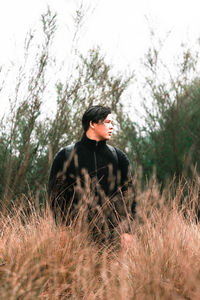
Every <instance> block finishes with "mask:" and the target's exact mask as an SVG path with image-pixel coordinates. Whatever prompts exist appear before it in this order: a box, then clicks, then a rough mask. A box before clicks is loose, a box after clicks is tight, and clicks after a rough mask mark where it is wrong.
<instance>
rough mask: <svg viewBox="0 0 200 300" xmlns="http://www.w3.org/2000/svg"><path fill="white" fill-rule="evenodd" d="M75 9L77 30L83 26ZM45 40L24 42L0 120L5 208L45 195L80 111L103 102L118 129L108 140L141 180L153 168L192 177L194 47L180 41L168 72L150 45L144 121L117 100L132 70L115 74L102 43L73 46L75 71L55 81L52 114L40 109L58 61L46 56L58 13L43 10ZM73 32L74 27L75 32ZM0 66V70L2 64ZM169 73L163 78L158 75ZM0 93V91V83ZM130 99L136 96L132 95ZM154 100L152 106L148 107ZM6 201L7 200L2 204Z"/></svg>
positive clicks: (197, 116)
mask: <svg viewBox="0 0 200 300" xmlns="http://www.w3.org/2000/svg"><path fill="white" fill-rule="evenodd" d="M80 15H81V13H80V12H79V11H77V18H75V22H77V24H76V25H77V28H78V26H79V25H80V24H79V23H80V22H79V19H80V18H78V16H80ZM42 28H43V43H42V44H40V45H38V47H36V49H37V51H36V52H34V51H32V48H31V47H32V45H33V44H34V43H36V42H35V36H34V34H33V33H30V34H29V35H28V38H27V40H26V42H25V56H24V62H23V63H22V65H21V66H20V68H19V70H18V74H17V76H16V86H15V92H14V94H13V95H12V97H11V98H10V99H9V100H10V102H9V103H10V110H9V113H8V114H7V115H6V116H4V117H3V118H2V120H1V126H0V176H1V181H0V199H1V203H4V204H5V203H7V204H8V206H9V205H10V204H12V203H14V202H16V201H17V199H18V197H19V195H22V194H24V195H26V197H28V198H30V199H31V196H32V195H34V196H35V197H34V199H36V200H35V202H36V203H35V204H36V206H38V207H39V206H40V204H41V199H42V198H43V197H42V195H44V194H45V193H46V183H47V180H48V173H49V168H50V165H51V162H52V159H53V156H54V155H55V154H56V152H57V151H58V150H59V149H60V148H61V147H63V146H65V145H67V144H70V143H72V142H74V141H76V140H77V139H79V138H80V137H81V134H82V129H81V122H80V120H81V117H82V114H83V112H84V111H85V109H86V108H87V107H88V106H90V105H93V104H97V103H101V104H102V105H108V106H110V107H111V108H112V110H113V114H114V117H115V119H116V123H117V126H116V131H115V134H114V136H113V139H112V141H111V143H113V145H115V146H117V147H119V148H121V149H122V150H123V151H125V152H126V153H127V155H128V156H129V159H130V161H131V163H132V164H133V168H134V170H136V169H137V168H139V167H142V170H143V181H144V182H146V180H148V179H149V178H150V177H151V174H152V172H153V171H155V174H156V177H157V179H158V182H159V183H161V186H164V184H165V182H166V180H168V179H170V178H176V181H179V180H180V178H182V176H184V177H189V178H191V177H192V173H193V171H194V169H195V170H197V171H198V170H199V160H200V158H199V157H200V155H199V152H200V150H199V149H200V103H199V102H200V79H199V76H198V51H197V52H196V53H194V52H193V51H192V50H191V49H188V48H186V47H183V54H182V56H181V57H179V58H178V59H177V61H176V64H174V67H175V69H176V72H173V74H172V73H170V71H169V70H168V68H167V66H166V65H165V64H164V62H163V61H161V60H160V57H159V50H158V49H159V48H158V49H155V48H150V49H149V51H148V53H147V55H146V57H144V70H145V75H144V88H143V91H142V94H141V97H142V98H143V102H144V107H145V111H146V114H145V123H143V125H141V124H135V123H134V121H133V120H134V117H133V118H131V117H130V114H127V113H126V111H127V107H126V103H125V102H124V101H122V99H123V95H124V94H125V92H126V90H127V88H128V87H130V85H131V84H133V81H132V79H133V78H134V75H133V72H132V74H129V75H127V74H126V73H125V72H124V74H122V73H121V74H115V73H114V71H113V68H112V66H111V65H109V64H108V63H107V62H106V59H105V57H104V55H103V54H102V53H101V49H100V48H95V49H91V50H90V51H89V52H88V53H87V55H82V54H80V53H78V51H76V49H74V57H75V59H74V63H73V72H71V71H70V69H69V70H67V69H66V70H65V76H64V77H63V78H64V79H62V80H60V79H59V77H58V80H57V81H56V85H55V88H54V93H55V97H56V107H55V111H54V115H52V116H49V115H48V113H46V114H45V113H44V112H43V111H42V107H43V104H44V94H45V93H46V92H47V91H48V83H49V70H50V68H51V67H52V65H54V64H55V63H56V60H55V58H54V57H53V56H52V54H51V47H52V44H53V39H54V36H55V34H56V15H54V14H53V13H52V12H51V11H50V10H48V11H47V13H46V14H44V15H42ZM76 35H77V33H75V36H76ZM1 71H2V69H1ZM164 73H167V74H168V78H167V79H166V78H165V77H163V76H161V74H164ZM0 92H1V93H2V92H3V86H2V87H1V90H0ZM133 98H134V95H133ZM149 99H151V101H152V106H149V105H147V102H148V100H149ZM174 176H175V177H174ZM4 207H5V205H4Z"/></svg>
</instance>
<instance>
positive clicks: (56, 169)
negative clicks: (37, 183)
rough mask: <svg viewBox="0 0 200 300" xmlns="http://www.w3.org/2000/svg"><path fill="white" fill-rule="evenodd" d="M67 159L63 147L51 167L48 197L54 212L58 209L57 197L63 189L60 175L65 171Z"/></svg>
mask: <svg viewBox="0 0 200 300" xmlns="http://www.w3.org/2000/svg"><path fill="white" fill-rule="evenodd" d="M65 160H66V158H65V149H62V150H60V151H59V152H58V153H57V154H56V156H55V158H54V160H53V163H52V166H51V169H50V174H49V180H48V197H49V202H50V207H51V209H52V210H53V212H54V213H55V209H56V201H57V200H56V199H57V198H58V196H59V193H60V191H61V178H59V176H58V175H59V173H61V172H62V171H63V166H64V162H65Z"/></svg>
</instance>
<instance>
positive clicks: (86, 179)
mask: <svg viewBox="0 0 200 300" xmlns="http://www.w3.org/2000/svg"><path fill="white" fill-rule="evenodd" d="M115 149H116V153H117V157H118V160H117V159H116V158H115V156H114V154H113V153H112V151H111V150H110V148H109V147H108V146H107V144H106V141H99V142H97V141H95V140H91V139H89V138H87V136H86V134H84V135H83V136H82V138H81V140H80V141H78V142H77V143H76V144H75V147H74V151H73V152H72V153H71V155H70V156H69V157H68V158H67V159H66V150H65V148H63V149H62V150H60V151H59V152H58V153H57V155H56V156H55V158H54V161H53V164H52V167H51V171H50V176H49V197H50V203H51V207H52V209H53V210H54V211H55V207H57V204H58V205H59V208H60V210H61V211H62V212H63V213H64V215H65V216H66V214H67V215H68V216H76V214H77V211H78V209H79V208H80V206H81V204H83V205H84V204H85V205H86V204H87V206H88V207H89V210H90V211H93V213H92V214H90V216H91V218H93V217H94V216H95V214H96V213H97V211H99V210H98V208H101V209H102V211H104V212H105V215H106V216H107V217H106V218H107V219H109V224H110V226H111V227H116V226H117V225H118V224H117V223H120V221H122V219H123V218H125V215H127V213H128V214H129V216H132V217H133V216H134V214H135V200H134V198H135V195H134V191H133V187H132V182H131V177H130V164H129V160H128V158H127V156H126V155H125V153H124V152H122V151H121V150H120V149H118V148H115ZM88 175H89V176H88ZM128 191H129V193H128ZM84 202H85V203H84ZM113 214H114V215H115V217H114V218H113V217H111V215H113ZM114 219H115V220H114ZM111 224H112V225H111ZM110 226H109V227H110Z"/></svg>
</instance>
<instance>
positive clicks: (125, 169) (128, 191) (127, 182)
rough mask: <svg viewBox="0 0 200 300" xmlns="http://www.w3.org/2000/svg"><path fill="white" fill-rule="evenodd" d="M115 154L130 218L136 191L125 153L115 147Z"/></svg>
mask: <svg viewBox="0 0 200 300" xmlns="http://www.w3.org/2000/svg"><path fill="white" fill-rule="evenodd" d="M117 154H118V159H119V171H120V176H121V180H120V181H121V182H120V185H121V192H122V195H123V198H124V200H125V203H126V205H127V210H128V212H129V213H130V215H131V216H132V218H134V217H135V214H136V193H135V188H134V185H133V179H132V175H131V166H130V162H129V159H128V157H127V155H126V154H125V153H124V152H123V151H121V150H120V149H117Z"/></svg>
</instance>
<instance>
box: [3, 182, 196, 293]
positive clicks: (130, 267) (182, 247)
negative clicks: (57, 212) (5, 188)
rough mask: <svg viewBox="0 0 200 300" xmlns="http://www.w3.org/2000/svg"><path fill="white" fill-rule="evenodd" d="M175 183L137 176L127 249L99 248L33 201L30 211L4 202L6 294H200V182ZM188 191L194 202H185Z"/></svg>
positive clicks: (77, 230) (74, 228)
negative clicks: (198, 217) (161, 184)
mask: <svg viewBox="0 0 200 300" xmlns="http://www.w3.org/2000/svg"><path fill="white" fill-rule="evenodd" d="M197 179H198V178H197ZM198 180H199V179H198ZM171 186H172V184H171ZM172 190H173V189H172V187H171V188H170V187H169V186H168V188H167V189H166V191H163V193H162V194H161V193H160V192H159V188H158V186H157V183H156V182H155V180H152V181H151V182H150V183H149V184H148V185H146V187H145V189H143V190H142V189H141V187H140V185H139V184H138V183H137V203H138V207H137V218H136V220H135V221H134V223H133V224H132V234H133V239H134V242H133V245H132V247H131V248H130V249H128V250H123V249H119V248H118V249H117V250H116V248H115V249H114V248H113V247H112V246H110V247H106V246H105V247H104V246H102V247H101V248H100V247H99V246H97V245H95V244H94V242H90V241H89V238H88V235H87V232H82V231H80V230H79V229H78V228H77V227H74V226H71V227H68V228H64V227H63V226H61V225H60V226H56V225H55V224H54V221H53V219H52V216H51V214H50V213H49V212H48V209H47V210H45V211H43V212H42V213H41V212H39V211H37V210H35V209H34V208H33V206H32V205H31V204H30V208H31V213H30V212H29V216H28V215H27V211H26V210H24V209H22V208H20V207H18V208H16V209H15V211H14V214H9V213H8V212H7V213H5V210H4V214H3V215H2V217H1V224H0V227H1V228H2V230H1V241H0V243H1V244H0V249H1V251H0V253H1V254H0V255H1V257H0V260H1V265H0V286H1V288H0V295H1V299H199V296H200V288H199V286H200V259H199V257H200V244H199V239H200V231H199V229H200V227H199V226H200V225H199V223H197V222H195V209H193V208H194V207H195V205H194V203H197V202H198V193H197V186H195V185H192V184H189V183H188V184H187V188H186V183H185V184H184V185H183V183H180V184H179V187H178V188H177V189H176V191H173V194H174V196H173V199H172ZM186 194H187V195H189V196H188V197H190V198H189V202H188V200H187V206H186V205H184V204H182V206H180V203H183V202H184V201H183V200H184V197H185V195H186ZM188 203H190V208H189V207H188Z"/></svg>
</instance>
